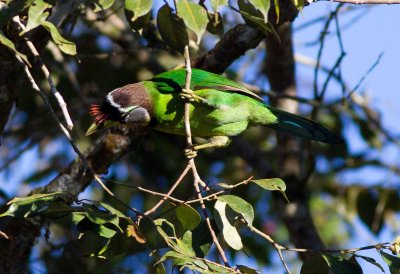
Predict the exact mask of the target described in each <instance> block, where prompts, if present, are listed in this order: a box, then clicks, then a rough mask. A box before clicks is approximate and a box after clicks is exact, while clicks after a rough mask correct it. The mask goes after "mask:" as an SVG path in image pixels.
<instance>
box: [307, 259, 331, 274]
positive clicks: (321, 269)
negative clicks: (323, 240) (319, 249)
mask: <svg viewBox="0 0 400 274" xmlns="http://www.w3.org/2000/svg"><path fill="white" fill-rule="evenodd" d="M300 274H330V272H329V266H328V263H327V262H326V260H325V259H324V258H323V257H322V256H321V255H315V256H312V257H311V258H308V259H307V260H306V261H305V262H304V263H303V265H302V266H301V270H300Z"/></svg>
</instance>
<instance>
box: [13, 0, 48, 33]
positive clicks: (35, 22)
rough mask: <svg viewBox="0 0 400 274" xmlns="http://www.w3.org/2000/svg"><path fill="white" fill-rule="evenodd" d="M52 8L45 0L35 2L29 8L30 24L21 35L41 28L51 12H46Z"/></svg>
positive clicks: (28, 23)
mask: <svg viewBox="0 0 400 274" xmlns="http://www.w3.org/2000/svg"><path fill="white" fill-rule="evenodd" d="M50 7H51V5H50V4H49V3H46V2H45V1H43V0H35V2H34V3H33V4H32V5H31V6H30V7H29V11H28V22H27V24H26V27H25V30H24V31H22V32H21V33H20V35H23V34H24V33H26V32H28V31H30V30H31V29H34V28H36V27H37V26H40V25H41V24H42V23H43V22H44V21H46V18H47V17H48V16H49V12H48V11H45V10H46V9H48V8H50Z"/></svg>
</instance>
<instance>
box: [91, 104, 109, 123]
mask: <svg viewBox="0 0 400 274" xmlns="http://www.w3.org/2000/svg"><path fill="white" fill-rule="evenodd" d="M89 114H90V116H92V117H93V119H94V123H95V124H96V125H102V124H104V122H105V121H106V120H107V119H108V115H107V114H105V113H103V112H102V111H101V107H100V106H99V105H96V104H93V105H90V107H89Z"/></svg>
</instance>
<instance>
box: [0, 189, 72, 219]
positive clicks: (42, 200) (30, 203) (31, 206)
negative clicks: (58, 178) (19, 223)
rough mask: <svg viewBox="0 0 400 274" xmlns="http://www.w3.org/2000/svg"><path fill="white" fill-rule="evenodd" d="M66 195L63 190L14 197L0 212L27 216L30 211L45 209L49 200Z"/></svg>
mask: <svg viewBox="0 0 400 274" xmlns="http://www.w3.org/2000/svg"><path fill="white" fill-rule="evenodd" d="M65 195H67V194H66V193H65V192H53V193H46V194H33V195H30V196H26V197H15V198H14V199H12V200H11V201H9V202H8V203H7V205H9V208H8V209H7V211H5V212H3V213H2V214H0V217H4V216H24V217H28V215H30V214H31V213H39V212H43V211H45V210H46V209H47V208H48V207H49V205H50V203H51V202H54V201H56V200H58V199H60V198H63V197H65Z"/></svg>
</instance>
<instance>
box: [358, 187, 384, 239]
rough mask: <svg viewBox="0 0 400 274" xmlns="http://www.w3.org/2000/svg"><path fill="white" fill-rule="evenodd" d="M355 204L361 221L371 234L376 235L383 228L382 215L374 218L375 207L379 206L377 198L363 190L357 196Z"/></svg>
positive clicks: (370, 192)
mask: <svg viewBox="0 0 400 274" xmlns="http://www.w3.org/2000/svg"><path fill="white" fill-rule="evenodd" d="M356 203H357V213H358V215H359V216H360V219H361V221H362V222H363V223H364V224H366V225H367V226H368V227H369V229H370V230H371V231H372V232H373V233H375V234H378V233H379V232H380V231H381V229H382V227H383V215H382V214H380V215H379V216H378V217H379V218H378V219H376V217H375V212H376V207H377V206H378V204H379V196H377V195H375V193H373V192H372V191H371V190H369V189H364V190H362V191H361V192H360V193H359V194H358V196H357V201H356Z"/></svg>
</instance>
